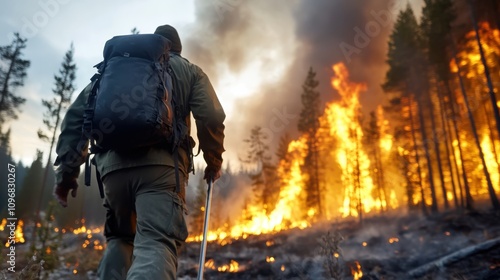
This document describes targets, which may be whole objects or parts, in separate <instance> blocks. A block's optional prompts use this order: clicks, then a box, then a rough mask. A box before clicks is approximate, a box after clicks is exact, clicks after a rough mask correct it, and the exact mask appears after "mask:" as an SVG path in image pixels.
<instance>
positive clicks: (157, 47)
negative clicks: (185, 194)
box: [82, 34, 186, 197]
mask: <svg viewBox="0 0 500 280" xmlns="http://www.w3.org/2000/svg"><path fill="white" fill-rule="evenodd" d="M169 51H170V41H169V40H168V39H166V38H164V37H163V36H161V35H157V34H133V35H122V36H115V37H113V38H111V39H110V40H108V41H107V42H106V44H105V46H104V60H103V61H102V62H101V63H99V64H97V65H96V66H95V67H96V68H97V70H98V72H97V73H96V74H95V75H94V76H93V77H92V79H91V81H92V91H91V93H90V94H89V98H88V100H87V108H86V109H85V114H84V124H83V136H82V137H83V138H86V139H89V140H90V154H93V153H94V154H95V153H100V152H103V151H107V150H117V151H125V152H126V151H128V150H133V149H137V148H141V147H147V146H152V145H164V146H166V147H167V146H168V147H169V148H170V149H171V151H172V152H173V154H174V160H175V165H176V179H177V190H179V174H178V154H177V148H178V146H179V145H180V142H181V138H182V137H184V136H185V135H181V134H185V131H186V129H185V127H186V126H185V125H183V124H182V122H180V121H179V122H177V121H176V119H177V118H178V116H179V115H180V112H179V109H178V110H175V109H176V104H175V98H173V84H172V75H173V72H172V69H171V67H170V65H169V58H170V53H169ZM176 116H177V118H176ZM90 154H89V156H90ZM85 169H86V171H85V184H86V185H87V186H89V185H90V157H88V158H87V161H86V165H85ZM97 181H98V183H99V190H100V192H101V197H103V191H102V182H101V180H100V174H99V173H97Z"/></svg>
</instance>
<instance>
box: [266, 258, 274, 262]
mask: <svg viewBox="0 0 500 280" xmlns="http://www.w3.org/2000/svg"><path fill="white" fill-rule="evenodd" d="M274 261H275V259H274V257H266V262H268V263H273V262H274Z"/></svg>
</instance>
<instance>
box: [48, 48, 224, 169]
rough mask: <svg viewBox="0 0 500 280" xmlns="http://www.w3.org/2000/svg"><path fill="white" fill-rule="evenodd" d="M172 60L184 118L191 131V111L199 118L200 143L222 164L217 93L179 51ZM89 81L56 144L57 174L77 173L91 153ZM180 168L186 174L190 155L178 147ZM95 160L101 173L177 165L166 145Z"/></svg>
mask: <svg viewBox="0 0 500 280" xmlns="http://www.w3.org/2000/svg"><path fill="white" fill-rule="evenodd" d="M170 64H171V66H172V70H173V72H174V96H175V98H176V101H177V102H178V104H180V106H181V107H182V110H181V111H183V113H184V118H185V122H186V124H187V125H188V131H190V113H192V114H193V117H194V119H195V122H196V128H197V134H198V139H199V142H200V143H199V145H200V148H201V150H202V151H203V157H204V159H205V162H206V163H207V165H209V166H212V167H215V168H220V167H221V165H222V153H223V152H224V146H223V142H224V124H223V122H224V119H225V117H226V116H225V113H224V110H223V109H222V106H221V104H220V102H219V100H218V98H217V95H216V93H215V91H214V89H213V87H212V85H211V83H210V80H209V79H208V76H207V75H206V74H205V73H204V72H203V70H201V68H200V67H198V66H196V65H194V64H192V63H190V62H189V61H188V60H187V59H185V58H183V57H181V56H180V54H176V53H172V54H171V57H170ZM90 91H91V86H90V84H89V85H87V87H86V88H85V89H84V90H83V91H82V92H81V93H80V94H79V96H78V97H77V98H76V100H75V101H74V102H73V103H72V104H71V106H70V107H69V109H68V111H67V113H66V115H65V117H64V119H63V121H62V123H61V134H60V135H59V140H58V143H57V147H56V153H57V158H56V161H55V165H56V166H57V165H59V168H58V169H57V173H59V174H56V175H59V176H57V177H58V178H59V177H61V175H62V173H71V174H74V175H75V174H76V175H78V172H79V169H80V165H82V164H83V163H84V162H85V158H86V156H87V153H88V140H85V139H82V126H83V114H84V110H85V107H86V102H87V98H88V95H89V93H90ZM179 151H180V152H179V169H180V170H181V171H182V172H183V173H184V174H185V175H186V176H187V173H188V172H189V171H190V170H189V159H188V155H187V153H186V150H185V149H180V150H179ZM95 163H96V166H97V169H98V170H99V172H100V174H101V176H105V175H106V174H107V173H109V172H111V171H114V170H118V169H123V168H128V167H136V166H144V165H168V166H174V160H173V156H172V154H171V153H170V152H169V151H168V149H165V148H158V147H151V148H143V149H140V150H137V151H134V152H127V153H123V152H122V153H119V152H116V151H108V152H104V153H99V154H96V156H95Z"/></svg>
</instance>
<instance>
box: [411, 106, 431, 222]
mask: <svg viewBox="0 0 500 280" xmlns="http://www.w3.org/2000/svg"><path fill="white" fill-rule="evenodd" d="M409 108H410V130H411V137H412V140H413V149H414V150H415V160H416V162H417V173H418V179H419V182H420V184H419V185H420V195H421V196H422V199H421V200H422V201H421V206H422V213H423V214H424V215H426V216H427V215H428V213H427V206H426V205H425V192H424V182H423V180H422V169H421V167H420V156H419V154H418V145H417V135H416V132H415V125H414V123H413V109H412V101H411V98H410V107H409ZM408 199H411V198H410V197H409V198H408Z"/></svg>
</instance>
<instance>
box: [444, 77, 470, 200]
mask: <svg viewBox="0 0 500 280" xmlns="http://www.w3.org/2000/svg"><path fill="white" fill-rule="evenodd" d="M446 88H447V90H448V94H449V96H450V109H451V114H452V115H453V117H452V118H451V120H452V123H453V130H454V132H455V136H456V137H457V147H458V153H459V155H460V162H461V167H462V179H463V181H464V190H465V201H464V195H463V194H462V189H460V193H461V195H460V198H461V204H462V206H465V208H467V209H469V210H472V208H473V204H474V203H473V202H474V201H473V200H472V196H471V194H470V186H469V179H468V178H467V171H466V170H465V160H464V153H463V151H462V140H461V139H460V133H459V131H458V125H457V115H456V112H455V103H456V102H455V96H454V95H453V92H452V91H451V88H450V85H449V84H448V83H447V84H446ZM455 163H456V162H455ZM457 168H458V166H457Z"/></svg>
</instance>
